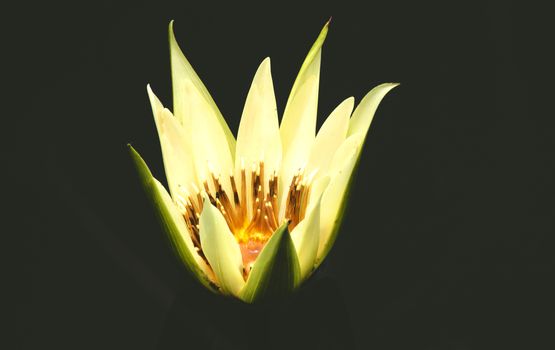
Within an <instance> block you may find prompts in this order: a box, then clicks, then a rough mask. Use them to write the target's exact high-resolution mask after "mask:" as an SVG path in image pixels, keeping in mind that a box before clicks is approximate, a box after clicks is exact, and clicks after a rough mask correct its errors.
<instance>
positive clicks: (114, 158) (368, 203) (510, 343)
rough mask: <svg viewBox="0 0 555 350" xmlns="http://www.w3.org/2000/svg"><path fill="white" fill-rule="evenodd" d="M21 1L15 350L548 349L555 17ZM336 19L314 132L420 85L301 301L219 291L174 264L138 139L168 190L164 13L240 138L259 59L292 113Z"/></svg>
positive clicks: (359, 185) (10, 129)
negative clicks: (347, 108)
mask: <svg viewBox="0 0 555 350" xmlns="http://www.w3.org/2000/svg"><path fill="white" fill-rule="evenodd" d="M3 12H4V16H6V17H7V18H6V19H5V20H3V21H2V24H1V25H2V36H3V39H2V42H3V46H2V47H3V49H2V52H3V60H5V63H4V64H3V70H5V73H4V74H3V76H4V82H3V84H2V85H4V88H5V89H6V90H8V91H7V92H6V93H4V94H3V95H4V97H3V98H2V100H3V105H4V112H3V113H2V125H3V126H2V131H3V133H2V134H4V135H5V136H4V137H3V138H2V143H3V145H2V157H3V159H4V160H3V166H2V169H3V172H4V175H7V180H6V181H4V186H3V188H4V190H3V193H4V196H3V197H4V201H3V206H5V208H4V209H3V210H2V212H3V214H4V215H3V216H4V217H5V219H3V227H4V229H3V230H2V231H3V236H4V237H8V238H11V239H13V243H12V242H11V240H10V242H7V243H6V244H2V246H3V250H4V251H5V254H3V256H4V257H8V258H7V261H6V264H4V265H5V266H7V267H8V271H7V274H5V276H7V279H8V280H7V281H6V278H5V281H6V282H5V285H6V286H9V287H8V288H3V289H4V290H5V291H6V290H7V291H8V292H9V294H8V296H7V298H6V299H5V300H7V301H8V304H9V305H11V306H12V308H10V310H13V311H15V312H14V313H13V314H12V313H11V312H10V313H8V314H7V315H8V318H9V320H8V324H9V325H13V324H15V325H16V331H15V333H14V332H11V331H10V332H8V333H10V334H9V335H10V336H11V335H13V337H7V338H5V339H6V340H10V341H11V340H15V346H13V345H11V346H10V347H7V348H21V349H44V348H57V349H155V348H184V349H185V348H190V349H193V348H204V347H206V348H214V349H220V348H222V349H227V348H236V347H238V348H243V349H245V348H246V346H245V345H241V344H242V342H243V340H244V339H251V338H252V339H254V340H253V341H252V342H251V345H252V344H254V345H258V346H260V347H261V348H262V347H263V346H267V347H269V348H272V347H278V346H279V347H281V346H284V345H285V344H289V345H290V346H293V347H294V346H296V345H299V344H302V345H303V346H305V348H312V347H314V348H341V347H343V348H353V347H356V348H359V349H409V348H410V349H501V348H518V349H524V348H530V349H543V348H551V347H550V346H553V342H552V341H551V339H550V337H551V334H550V333H551V332H553V329H554V327H553V326H554V324H555V313H554V310H553V307H554V302H553V296H554V292H555V289H554V288H553V287H552V280H553V279H554V278H555V269H554V258H553V256H554V251H555V239H554V237H553V234H554V228H555V222H554V218H555V215H554V214H555V204H554V201H553V199H554V195H555V186H554V183H555V161H554V157H553V153H554V152H553V151H554V150H555V138H554V136H553V130H554V127H555V121H554V118H555V115H554V114H553V109H552V108H551V106H550V104H551V103H550V100H552V95H553V87H552V84H551V82H550V81H551V78H552V77H553V76H552V74H551V71H550V70H549V69H548V67H549V66H550V62H551V63H552V62H553V60H552V57H551V51H552V46H553V36H552V32H551V31H550V29H549V25H548V24H549V20H550V15H549V13H550V12H549V11H547V9H543V8H538V7H536V6H535V5H532V4H531V3H527V4H526V6H520V5H519V4H515V3H512V2H505V1H499V2H479V3H475V4H471V3H468V2H464V3H463V2H444V1H438V2H421V1H406V2H393V1H371V2H364V3H362V2H361V3H354V2H347V1H338V2H336V3H335V4H334V5H326V4H322V3H312V4H309V3H302V2H296V3H290V4H286V3H283V2H278V1H274V2H271V3H261V2H259V3H256V4H246V3H233V4H231V3H227V4H226V5H221V4H218V3H200V2H190V1H175V2H171V3H165V2H140V1H127V2H125V1H123V2H117V3H115V2H110V1H91V2H88V3H82V2H67V3H59V2H54V3H53V2H46V3H43V2H37V3H28V2H25V3H19V4H16V5H12V8H9V9H7V10H5V11H3ZM329 16H333V22H332V25H331V29H330V33H329V36H328V39H327V41H326V44H325V46H324V50H323V63H322V75H321V84H320V102H319V123H321V122H322V121H323V119H324V117H325V116H326V115H327V114H328V113H329V112H330V111H331V110H332V109H333V108H334V107H335V106H336V105H337V104H338V103H339V102H340V101H342V100H343V99H344V98H346V97H348V96H351V95H353V96H355V98H356V99H357V101H359V100H360V98H362V96H364V94H365V93H366V92H367V91H368V90H369V89H370V88H372V87H373V86H375V85H377V84H379V83H382V82H401V86H400V87H398V88H396V89H395V90H393V91H392V92H391V93H390V94H389V95H388V96H387V97H386V98H385V100H384V102H383V103H382V105H381V107H380V108H379V110H378V113H377V116H376V118H375V119H374V122H373V124H372V128H371V131H370V133H369V135H368V139H367V142H366V146H365V150H364V152H363V157H362V160H361V164H360V168H359V170H358V175H357V179H356V182H355V184H354V187H353V188H354V191H353V194H352V197H351V200H350V204H349V208H348V212H347V214H346V217H345V221H344V225H343V229H342V232H341V234H340V237H339V239H338V241H337V243H336V245H335V247H334V249H333V250H332V252H331V254H330V256H329V257H328V259H327V261H326V263H325V264H324V266H323V267H322V269H321V271H319V273H318V275H317V276H316V278H315V279H314V281H311V283H310V284H309V286H308V287H307V288H305V289H304V291H303V293H301V295H299V296H297V297H296V298H294V301H292V302H289V303H288V304H287V305H286V306H283V305H281V304H280V305H273V306H272V305H270V306H267V307H266V309H264V311H258V309H251V308H244V307H242V306H241V305H237V304H235V303H230V302H227V301H222V300H220V299H219V298H212V297H211V296H209V295H207V294H206V293H205V292H204V291H203V290H202V289H201V288H200V287H198V286H196V285H195V284H194V283H193V282H192V281H191V280H190V279H189V277H188V276H187V275H186V274H184V273H183V272H182V270H180V268H179V265H178V264H177V263H176V261H175V260H174V258H173V256H172V255H171V252H170V250H169V249H168V247H167V245H166V242H165V240H164V237H163V234H162V232H161V231H160V229H159V227H158V226H157V223H156V221H155V218H154V216H153V214H152V212H151V210H150V207H149V204H148V203H147V201H146V199H145V197H144V195H143V193H142V191H141V188H140V186H139V184H138V181H137V178H136V174H135V172H134V169H133V166H132V163H131V161H130V159H129V156H128V154H127V150H126V147H125V145H126V143H127V142H131V143H133V145H134V146H135V147H136V148H137V150H138V151H139V152H140V153H141V154H142V155H143V157H144V158H145V160H146V161H147V162H148V164H149V165H150V167H151V169H152V170H153V173H154V174H155V176H157V177H158V178H160V179H163V178H164V175H163V165H162V161H161V156H160V150H159V144H158V139H157V134H156V131H155V126H154V123H153V120H152V116H151V112H150V107H149V104H148V98H147V95H146V88H145V87H146V84H147V83H151V85H152V86H153V88H154V91H155V92H156V93H157V95H158V96H159V97H160V98H161V100H162V101H164V103H165V104H166V105H168V106H171V93H170V92H171V86H170V74H169V52H168V51H169V50H168V44H167V33H166V31H167V25H168V22H169V20H170V19H175V21H176V23H175V29H176V36H177V38H178V42H179V43H180V44H181V46H182V48H183V50H184V52H185V54H186V55H187V56H188V58H189V59H190V61H191V62H192V64H193V66H194V67H195V69H196V70H197V72H198V73H199V75H200V76H201V78H202V79H203V81H204V83H205V84H206V86H207V87H208V89H209V90H210V92H211V93H212V96H213V97H214V99H215V100H216V101H217V103H218V105H219V107H220V109H221V110H222V112H223V114H224V115H225V116H226V118H227V120H228V122H229V124H230V127H231V129H232V130H233V131H234V132H236V130H237V127H238V122H239V119H238V118H239V116H240V115H241V111H242V107H243V103H244V98H245V96H246V93H247V91H248V88H249V86H250V81H251V79H252V77H253V74H254V72H255V70H256V67H257V65H258V64H259V63H260V62H261V61H262V59H263V58H264V57H266V56H270V57H271V58H272V72H273V77H274V84H275V90H276V94H277V102H278V110H279V111H280V112H282V111H283V107H284V105H285V102H286V99H287V96H288V93H289V89H290V87H291V85H292V83H293V80H294V78H295V76H296V74H297V71H298V69H299V67H300V64H301V63H302V60H303V59H304V56H305V54H306V53H307V51H308V49H309V47H310V45H311V44H312V41H313V40H314V39H315V37H316V35H317V34H318V32H319V30H320V29H321V27H322V25H323V24H324V22H325V21H326V20H327V19H328V17H329ZM14 248H15V249H14ZM11 287H15V288H11ZM282 306H283V307H282ZM10 315H13V316H10ZM261 324H262V325H266V326H267V327H266V328H264V327H263V326H262V327H261V326H260V325H261ZM260 332H262V333H263V336H260V334H258V333H260ZM253 333H257V334H253ZM293 338H296V339H293ZM338 344H342V346H340V345H338Z"/></svg>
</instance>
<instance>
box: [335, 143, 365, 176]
mask: <svg viewBox="0 0 555 350" xmlns="http://www.w3.org/2000/svg"><path fill="white" fill-rule="evenodd" d="M363 141H364V140H363V138H362V135H361V134H354V135H351V136H349V137H347V138H346V139H345V141H343V142H342V143H341V145H340V146H339V147H338V148H337V150H336V151H335V153H333V157H331V158H332V159H331V162H330V166H329V168H328V174H329V176H330V177H331V178H333V177H334V176H335V175H336V174H337V172H338V171H340V170H341V169H342V168H343V166H344V164H345V162H346V161H348V160H349V157H350V156H351V154H352V153H353V152H355V151H356V152H357V153H356V154H357V155H358V153H359V152H360V149H361V148H362V143H363Z"/></svg>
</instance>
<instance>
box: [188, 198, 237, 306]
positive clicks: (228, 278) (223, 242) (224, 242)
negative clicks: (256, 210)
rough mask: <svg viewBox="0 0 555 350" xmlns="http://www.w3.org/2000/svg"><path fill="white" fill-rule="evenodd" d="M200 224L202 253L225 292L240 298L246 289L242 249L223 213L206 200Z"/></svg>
mask: <svg viewBox="0 0 555 350" xmlns="http://www.w3.org/2000/svg"><path fill="white" fill-rule="evenodd" d="M199 221H200V222H199V225H200V228H199V230H200V244H201V246H202V251H203V252H204V255H205V256H206V259H208V262H209V263H210V266H211V267H212V270H213V271H214V274H215V275H216V278H217V279H218V282H219V285H220V287H221V288H222V291H223V292H224V293H229V294H232V295H238V294H239V292H240V291H241V289H242V288H243V286H244V285H245V280H244V279H243V260H242V257H241V249H240V248H239V244H238V243H237V241H236V240H235V237H234V236H233V233H231V231H230V230H229V227H228V226H227V223H226V221H225V219H224V217H223V215H222V213H221V212H220V211H219V210H218V209H216V207H214V206H213V205H212V204H211V203H210V201H209V200H208V199H207V198H206V197H205V199H204V207H203V210H202V214H201V215H200V220H199Z"/></svg>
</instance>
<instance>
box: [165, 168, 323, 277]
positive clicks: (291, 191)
mask: <svg viewBox="0 0 555 350" xmlns="http://www.w3.org/2000/svg"><path fill="white" fill-rule="evenodd" d="M264 174H265V166H264V162H259V163H258V164H253V165H252V167H251V171H250V174H249V175H250V179H249V181H248V182H249V186H247V172H246V171H245V166H244V163H243V162H241V169H240V179H239V184H240V187H239V188H238V186H237V182H236V181H235V177H234V176H233V175H230V176H229V180H230V184H231V191H232V193H227V192H226V191H225V190H224V188H223V186H222V183H221V180H220V175H216V174H214V173H213V172H210V176H209V177H210V181H211V184H209V182H208V181H207V180H204V181H202V187H203V188H204V192H205V193H206V194H207V196H208V199H209V200H210V202H211V203H212V205H214V206H215V207H216V208H218V209H219V210H220V212H221V213H222V215H223V217H224V218H225V220H226V222H227V225H228V226H229V229H230V231H231V232H232V233H233V234H234V235H235V238H236V239H237V242H238V243H239V246H240V248H241V254H242V256H243V263H244V266H245V274H246V275H248V273H249V271H250V268H251V266H252V263H253V262H254V260H256V258H257V256H258V254H259V253H260V251H261V250H262V248H264V245H265V244H266V242H267V241H268V240H269V239H270V237H271V235H272V233H273V232H274V231H275V230H276V229H277V228H278V227H279V223H280V222H283V221H284V220H289V221H290V223H289V230H290V231H291V230H293V229H294V228H295V226H296V225H298V223H299V222H301V221H302V220H303V218H304V216H305V215H306V209H307V206H308V201H309V198H310V185H311V182H312V178H313V177H314V173H312V174H310V175H309V176H308V177H306V176H305V174H304V170H303V169H299V170H298V171H297V172H296V173H295V174H294V176H293V178H292V179H291V183H290V185H289V187H288V188H287V196H286V203H285V212H284V213H285V214H284V217H283V218H280V217H279V214H278V213H279V208H278V190H279V178H278V176H277V173H276V172H275V171H274V172H272V173H271V174H270V175H269V178H268V180H267V181H266V180H265V177H264V176H265V175H264ZM210 185H212V186H213V187H211V186H210ZM191 188H192V190H193V194H189V193H188V192H187V191H186V190H185V189H183V188H182V187H179V189H180V193H179V194H178V195H177V200H176V203H177V206H178V208H179V210H180V211H181V213H182V215H183V217H184V219H185V223H186V224H187V226H188V227H189V231H190V234H191V239H192V241H193V244H194V245H195V247H196V248H197V250H198V251H199V254H201V256H203V254H202V247H201V244H200V236H199V218H200V213H201V212H202V207H203V200H202V193H201V190H199V188H198V187H197V186H196V185H195V184H191Z"/></svg>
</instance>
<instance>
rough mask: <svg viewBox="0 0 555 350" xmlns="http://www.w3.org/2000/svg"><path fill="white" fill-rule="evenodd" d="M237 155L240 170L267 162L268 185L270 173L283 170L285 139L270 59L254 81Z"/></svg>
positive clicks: (242, 124)
mask: <svg viewBox="0 0 555 350" xmlns="http://www.w3.org/2000/svg"><path fill="white" fill-rule="evenodd" d="M235 154H236V157H235V169H236V171H238V170H240V167H241V165H242V163H243V164H244V165H246V166H247V167H249V166H250V165H251V164H256V165H258V162H259V161H261V160H263V161H264V166H265V183H267V181H268V178H269V176H270V174H272V173H273V172H274V171H278V170H279V169H280V162H281V139H280V135H279V124H278V115H277V107H276V98H275V95H274V86H273V82H272V74H271V71H270V58H266V59H265V60H264V61H263V62H262V63H261V64H260V66H259V67H258V70H257V71H256V74H255V76H254V79H253V81H252V85H251V88H250V90H249V93H248V95H247V99H246V102H245V107H244V109H243V115H242V117H241V123H240V124H239V132H238V134H237V149H236V151H235Z"/></svg>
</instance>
